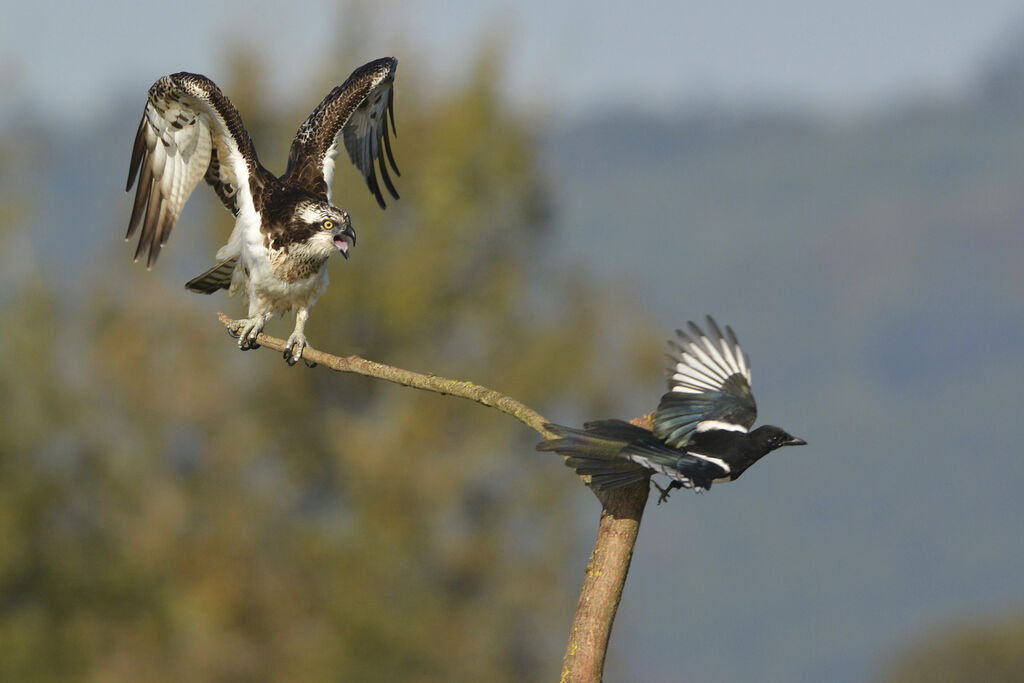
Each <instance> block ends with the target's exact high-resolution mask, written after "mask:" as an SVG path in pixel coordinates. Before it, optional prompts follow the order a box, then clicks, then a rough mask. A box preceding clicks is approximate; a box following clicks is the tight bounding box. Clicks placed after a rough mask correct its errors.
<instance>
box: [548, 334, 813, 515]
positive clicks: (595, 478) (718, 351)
mask: <svg viewBox="0 0 1024 683" xmlns="http://www.w3.org/2000/svg"><path fill="white" fill-rule="evenodd" d="M707 327H708V330H709V332H710V334H705V333H704V331H703V330H702V329H701V328H700V327H698V326H697V324H696V323H694V322H692V321H691V322H690V323H688V328H689V333H687V332H684V331H683V330H676V334H677V335H678V337H679V340H678V341H672V340H670V341H669V346H670V347H671V348H672V353H671V354H670V355H669V358H670V359H671V361H672V363H673V366H672V367H671V368H670V372H671V373H672V375H671V377H670V379H669V382H668V385H669V391H668V393H666V394H665V395H663V396H662V397H661V402H660V403H659V404H658V409H657V410H656V411H655V412H654V416H653V426H654V430H653V431H651V430H648V429H644V428H643V427H638V426H636V425H633V424H630V423H628V422H623V421H622V420H597V421H595V422H587V423H586V424H584V425H583V429H574V428H572V427H563V426H562V425H556V424H547V425H545V426H546V428H547V429H548V430H549V431H550V432H552V433H554V434H555V436H554V437H553V438H551V439H548V440H547V441H542V442H541V443H539V444H537V450H539V451H556V452H558V453H561V454H562V455H565V456H567V458H566V461H565V464H566V465H568V466H569V467H572V468H573V469H575V470H576V472H577V474H581V475H582V474H588V475H590V478H591V479H590V485H591V486H592V487H593V488H594V489H596V490H598V491H603V490H605V489H610V488H615V487H618V486H624V485H626V484H630V483H632V482H635V481H640V480H643V479H644V478H645V477H650V476H651V475H652V474H655V473H657V474H663V475H665V476H667V477H669V478H670V479H671V480H672V481H671V482H670V483H669V485H668V486H667V487H665V488H662V487H661V486H658V485H657V484H655V486H656V487H657V488H658V490H659V491H661V496H660V498H659V500H658V502H659V503H661V502H662V501H664V500H667V499H668V494H669V492H670V491H671V490H672V489H677V488H687V489H693V490H694V491H696V492H698V493H700V492H703V491H706V490H708V489H710V488H711V484H712V483H715V482H726V481H733V480H735V479H739V478H740V475H742V474H743V473H744V472H746V471H747V468H749V467H750V466H751V465H753V464H754V463H755V462H757V461H758V460H760V459H761V458H762V457H764V456H765V455H767V454H768V453H770V452H771V451H773V450H775V449H776V448H780V447H782V446H802V445H805V444H806V443H807V442H806V441H804V440H803V439H798V438H796V437H794V436H792V435H790V434H788V433H787V432H786V431H785V430H783V429H781V428H779V427H775V426H772V425H764V426H762V427H758V428H757V429H755V430H753V431H750V428H751V427H752V426H753V424H754V420H755V419H757V404H756V403H755V402H754V395H753V394H752V393H751V391H750V361H749V359H748V358H747V356H746V354H744V353H743V350H742V349H741V348H740V343H739V341H738V340H737V339H736V334H735V333H734V332H733V331H732V328H730V327H728V326H726V328H725V334H722V331H721V330H720V329H719V327H718V325H717V324H716V323H715V321H714V320H713V319H712V318H711V316H708V318H707Z"/></svg>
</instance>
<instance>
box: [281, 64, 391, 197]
mask: <svg viewBox="0 0 1024 683" xmlns="http://www.w3.org/2000/svg"><path fill="white" fill-rule="evenodd" d="M397 66H398V61H397V60H395V59H394V58H392V57H385V58H384V59H378V60H376V61H373V62H370V63H369V64H365V65H363V66H361V67H359V68H358V69H356V70H355V72H353V73H352V75H351V76H349V77H348V80H347V81H345V82H344V83H342V84H341V85H339V86H338V87H337V88H335V89H334V90H332V91H331V92H329V93H327V97H325V98H324V100H323V102H321V103H320V104H319V106H317V108H316V109H314V110H313V113H312V114H310V115H309V118H307V119H306V120H305V121H304V122H303V124H302V125H301V126H299V130H298V132H297V133H296V134H295V140H294V141H293V142H292V148H291V150H290V151H289V153H288V170H287V171H286V172H285V178H284V181H285V183H294V184H299V185H302V186H305V187H309V188H313V187H322V188H323V189H324V192H325V193H326V195H327V199H328V201H330V199H331V182H332V180H333V179H334V160H335V158H336V157H337V156H338V141H339V140H342V141H343V142H344V145H345V150H346V151H347V152H348V157H349V159H351V160H352V163H353V164H355V166H356V168H358V169H359V170H360V171H361V172H362V174H363V177H365V178H366V186H367V187H368V188H370V192H372V193H373V196H374V197H376V198H377V203H378V204H380V208H382V209H383V208H384V207H385V205H384V196H383V195H382V194H381V191H380V185H379V184H378V183H377V169H376V166H378V165H379V167H380V176H381V179H382V180H383V181H384V186H385V187H387V189H388V192H390V193H391V196H392V197H394V198H395V199H398V191H397V190H395V186H394V184H393V183H392V182H391V177H390V176H389V175H388V163H390V164H391V168H392V169H393V170H394V172H395V174H396V175H401V173H399V172H398V166H397V164H395V157H394V155H393V154H392V152H391V137H390V135H389V134H388V121H387V120H386V119H390V121H391V131H392V132H395V93H394V88H393V87H392V84H393V82H394V79H395V69H396V68H397ZM385 155H386V156H387V163H385Z"/></svg>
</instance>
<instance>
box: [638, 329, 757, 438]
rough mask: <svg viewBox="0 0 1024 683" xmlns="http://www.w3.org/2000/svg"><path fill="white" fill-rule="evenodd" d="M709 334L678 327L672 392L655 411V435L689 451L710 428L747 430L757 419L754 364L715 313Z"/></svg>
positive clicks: (673, 347)
mask: <svg viewBox="0 0 1024 683" xmlns="http://www.w3.org/2000/svg"><path fill="white" fill-rule="evenodd" d="M707 327H708V330H709V331H708V333H705V332H704V330H702V329H701V328H700V327H699V326H698V325H697V324H696V323H694V322H692V321H691V322H689V323H688V329H689V332H688V333H687V332H684V331H683V330H676V335H677V336H678V341H670V342H669V345H670V346H671V347H672V350H673V353H672V354H671V355H670V358H671V360H672V361H673V363H674V365H673V367H672V376H671V378H670V379H669V391H668V393H666V394H665V395H664V396H662V397H661V402H660V403H659V405H658V409H657V410H656V411H655V413H654V435H655V436H656V437H658V438H659V439H662V440H663V441H664V442H665V443H666V444H667V445H668V446H671V447H672V448H676V449H679V450H685V448H686V446H687V445H689V444H690V443H691V442H692V439H693V435H694V434H695V433H696V432H698V431H703V430H705V429H727V430H732V431H740V432H745V431H748V430H749V429H750V427H751V426H752V425H753V424H754V420H756V419H757V404H756V403H755V401H754V395H753V393H752V392H751V390H750V362H749V360H748V358H747V357H746V354H744V353H743V350H742V349H741V348H740V343H739V340H737V338H736V334H735V333H734V332H733V331H732V328H731V327H728V326H726V328H725V334H723V333H722V331H721V329H720V328H719V327H718V325H717V323H715V321H714V319H713V318H711V316H708V318H707Z"/></svg>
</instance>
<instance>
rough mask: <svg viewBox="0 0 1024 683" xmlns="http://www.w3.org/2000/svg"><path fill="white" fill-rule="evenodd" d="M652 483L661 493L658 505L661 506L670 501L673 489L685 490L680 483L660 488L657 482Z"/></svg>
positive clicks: (672, 483) (674, 482) (675, 482)
mask: <svg viewBox="0 0 1024 683" xmlns="http://www.w3.org/2000/svg"><path fill="white" fill-rule="evenodd" d="M651 483H652V484H654V488H656V489H658V491H659V492H660V494H659V495H658V505H661V504H662V503H664V502H665V501H667V500H668V494H669V492H670V491H672V489H681V488H683V485H682V483H680V482H678V481H673V482H670V483H669V485H668V486H665V487H662V486H660V485H659V484H658V482H656V481H652V482H651Z"/></svg>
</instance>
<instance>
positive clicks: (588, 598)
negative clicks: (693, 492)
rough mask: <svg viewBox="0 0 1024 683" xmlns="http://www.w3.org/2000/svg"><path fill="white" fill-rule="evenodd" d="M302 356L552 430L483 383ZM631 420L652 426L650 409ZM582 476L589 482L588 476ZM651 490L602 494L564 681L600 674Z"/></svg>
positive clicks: (276, 342)
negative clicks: (473, 403)
mask: <svg viewBox="0 0 1024 683" xmlns="http://www.w3.org/2000/svg"><path fill="white" fill-rule="evenodd" d="M218 317H219V318H220V321H221V323H223V324H224V325H229V324H230V323H231V322H232V320H231V318H229V317H228V316H226V315H224V313H218ZM256 341H257V342H258V343H259V344H260V345H262V346H265V347H267V348H269V349H274V350H276V351H279V352H282V353H283V352H284V348H285V344H286V342H285V341H284V340H283V339H279V338H277V337H271V336H270V335H268V334H262V333H261V334H260V335H259V337H257V339H256ZM302 357H303V358H304V359H306V360H307V361H309V362H311V363H317V364H319V365H322V366H324V367H325V368H329V369H331V370H335V371H337V372H352V373H356V374H359V375H366V376H367V377H376V378H378V379H383V380H386V381H388V382H394V383H395V384H401V385H402V386H407V387H413V388H414V389H422V390H424V391H432V392H434V393H437V394H441V395H448V396H457V397H459V398H465V399H469V400H470V401H475V402H476V403H479V404H481V405H484V406H488V407H490V408H494V409H496V410H499V411H501V412H503V413H505V414H506V415H511V416H512V417H514V418H516V419H517V420H519V421H520V422H522V423H523V424H525V425H526V426H527V427H530V428H531V429H533V430H534V431H536V432H537V433H539V434H540V435H541V436H543V437H545V438H547V437H549V436H552V435H551V434H550V433H549V432H548V431H547V430H546V429H545V428H544V425H545V424H546V423H547V422H549V420H548V419H546V418H545V417H544V416H543V415H541V414H540V413H538V412H537V411H535V410H533V409H532V408H530V407H528V406H526V405H523V404H522V403H520V402H519V401H516V400H515V399H513V398H511V397H509V396H506V395H505V394H502V393H501V392H498V391H495V390H494V389H488V388H487V387H484V386H480V385H479V384H473V383H472V382H466V381H463V380H455V379H448V378H446V377H438V376H437V375H428V374H423V373H419V372H413V371H411V370H404V369H402V368H396V367H394V366H392V365H385V364H384V363H377V362H375V361H371V360H366V359H365V358H361V357H359V356H335V355H332V354H329V353H324V352H323V351H317V350H316V349H313V348H310V347H308V346H307V347H306V348H305V349H303V351H302ZM632 422H633V423H634V424H639V425H641V426H644V427H647V428H650V416H649V415H648V416H644V417H643V418H639V419H636V420H633V421H632ZM583 479H584V482H585V483H589V482H588V481H587V480H588V479H589V477H583ZM649 491H650V487H649V483H648V481H646V480H645V481H642V482H638V483H636V484H631V485H629V486H624V487H622V488H618V489H613V490H612V491H610V492H609V493H607V494H605V495H603V496H599V497H600V498H601V504H602V509H601V521H600V523H599V524H598V527H597V539H596V540H595V541H594V550H593V552H592V553H591V554H590V562H589V563H588V565H587V574H586V577H585V578H584V580H583V588H582V589H581V591H580V599H579V603H578V604H577V607H576V615H575V616H574V617H573V623H572V629H571V631H570V633H569V644H568V646H567V648H566V651H565V659H564V660H563V665H562V675H561V681H562V682H563V683H570V682H571V683H597V682H598V681H600V680H601V677H602V675H603V671H604V660H605V654H606V653H607V650H608V640H609V638H610V637H611V632H612V623H613V622H614V620H615V613H616V611H617V610H618V608H619V602H620V601H621V600H622V589H623V587H624V586H625V584H626V574H627V573H628V572H629V563H630V560H631V559H632V557H633V546H634V544H635V543H636V537H637V534H638V533H639V532H640V519H641V517H642V516H643V512H644V507H645V506H646V505H647V497H648V493H649Z"/></svg>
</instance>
